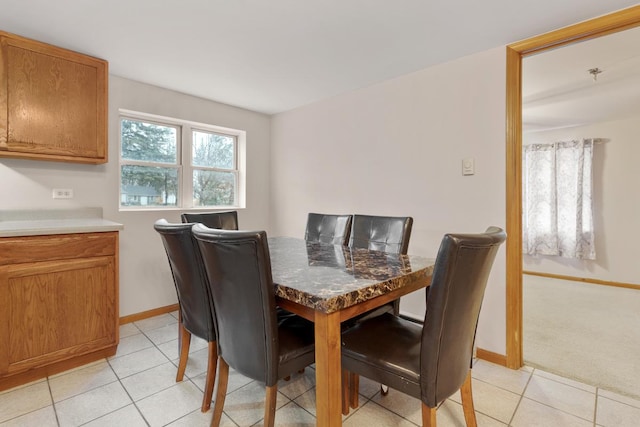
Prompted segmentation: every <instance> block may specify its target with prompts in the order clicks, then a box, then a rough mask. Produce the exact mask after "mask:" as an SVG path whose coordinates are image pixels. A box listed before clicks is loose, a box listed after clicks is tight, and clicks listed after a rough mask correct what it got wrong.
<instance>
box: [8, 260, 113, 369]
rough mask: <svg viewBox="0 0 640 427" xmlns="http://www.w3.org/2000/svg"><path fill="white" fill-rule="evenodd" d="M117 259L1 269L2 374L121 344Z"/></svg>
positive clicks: (26, 265) (48, 263) (20, 265)
mask: <svg viewBox="0 0 640 427" xmlns="http://www.w3.org/2000/svg"><path fill="white" fill-rule="evenodd" d="M114 283H115V258H114V257H98V258H89V259H78V260H62V261H47V262H37V263H26V264H14V265H5V266H1V267H0V373H2V374H7V373H8V374H12V373H17V372H21V371H25V370H27V369H29V368H32V367H37V366H43V365H45V364H47V363H50V362H53V361H59V360H64V359H67V358H71V357H73V356H77V355H80V354H84V353H88V352H90V351H93V350H99V349H102V348H106V347H109V346H112V345H114V344H115V343H116V339H117V338H116V337H117V335H116V333H117V332H116V328H117V307H116V305H117V294H116V293H117V289H116V287H115V286H114Z"/></svg>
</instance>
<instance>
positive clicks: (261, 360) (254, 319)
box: [193, 224, 279, 386]
mask: <svg viewBox="0 0 640 427" xmlns="http://www.w3.org/2000/svg"><path fill="white" fill-rule="evenodd" d="M193 234H194V236H195V238H196V239H197V240H198V244H199V246H200V252H201V253H202V259H203V261H204V265H205V270H206V272H207V277H208V279H209V284H210V289H211V296H212V299H213V305H214V307H215V310H216V320H217V326H218V329H217V331H218V349H219V352H218V354H219V356H220V357H222V358H223V359H224V360H225V361H226V362H227V364H228V365H229V366H231V367H232V368H233V369H235V370H236V371H238V372H239V373H241V374H242V375H245V376H247V377H249V378H252V379H254V380H257V381H262V382H265V383H266V384H267V386H272V385H274V384H276V383H277V381H278V362H279V361H278V324H277V321H276V301H275V287H274V284H273V279H272V276H271V258H270V255H269V246H268V244H267V234H266V232H264V231H228V230H215V229H211V228H208V227H206V226H204V225H202V224H195V225H194V226H193Z"/></svg>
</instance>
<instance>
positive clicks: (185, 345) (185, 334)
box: [176, 321, 191, 382]
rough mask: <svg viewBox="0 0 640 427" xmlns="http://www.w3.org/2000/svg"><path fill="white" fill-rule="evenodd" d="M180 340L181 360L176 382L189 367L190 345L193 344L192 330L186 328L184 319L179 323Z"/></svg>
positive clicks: (180, 379)
mask: <svg viewBox="0 0 640 427" xmlns="http://www.w3.org/2000/svg"><path fill="white" fill-rule="evenodd" d="M178 341H179V346H180V361H179V362H178V373H177V374H176V382H180V381H182V379H183V378H184V371H185V369H186V368H187V359H189V347H190V346H191V332H189V331H187V330H186V329H185V327H184V325H183V324H182V321H180V322H179V324H178Z"/></svg>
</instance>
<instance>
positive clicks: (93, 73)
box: [0, 32, 108, 164]
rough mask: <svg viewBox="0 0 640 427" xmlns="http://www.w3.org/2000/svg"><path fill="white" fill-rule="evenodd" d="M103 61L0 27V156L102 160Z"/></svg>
mask: <svg viewBox="0 0 640 427" xmlns="http://www.w3.org/2000/svg"><path fill="white" fill-rule="evenodd" d="M107 81H108V64H107V61H104V60H102V59H97V58H93V57H90V56H87V55H83V54H80V53H77V52H73V51H70V50H66V49H62V48H59V47H55V46H51V45H48V44H45V43H41V42H37V41H35V40H30V39H26V38H23V37H20V36H16V35H13V34H9V33H5V32H0V157H14V158H23V159H38V160H56V161H65V162H78V163H94V164H98V163H106V162H107V151H108V150H107Z"/></svg>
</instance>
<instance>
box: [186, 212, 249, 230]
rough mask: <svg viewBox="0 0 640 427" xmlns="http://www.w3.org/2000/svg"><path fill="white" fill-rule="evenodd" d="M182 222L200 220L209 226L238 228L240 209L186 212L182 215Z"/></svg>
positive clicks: (223, 228)
mask: <svg viewBox="0 0 640 427" xmlns="http://www.w3.org/2000/svg"><path fill="white" fill-rule="evenodd" d="M181 218H182V222H192V223H195V222H199V223H200V224H204V225H206V226H207V227H209V228H219V229H222V230H237V229H238V211H224V212H200V213H189V212H185V213H183V214H182V215H181Z"/></svg>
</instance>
